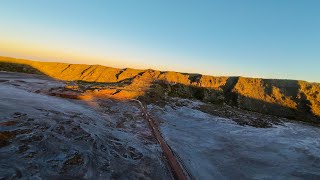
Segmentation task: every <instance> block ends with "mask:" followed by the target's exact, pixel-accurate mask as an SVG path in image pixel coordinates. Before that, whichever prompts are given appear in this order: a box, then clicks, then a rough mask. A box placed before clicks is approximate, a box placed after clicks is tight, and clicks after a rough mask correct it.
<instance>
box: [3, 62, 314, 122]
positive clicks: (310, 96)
mask: <svg viewBox="0 0 320 180" xmlns="http://www.w3.org/2000/svg"><path fill="white" fill-rule="evenodd" d="M0 70H1V71H15V72H26V73H35V74H45V75H47V76H49V77H52V78H54V79H58V80H63V81H68V82H69V85H70V86H69V88H71V89H73V90H78V91H82V92H83V93H85V94H87V95H88V94H90V95H94V96H108V97H113V98H119V99H129V98H139V99H141V100H143V101H144V102H146V103H148V102H162V101H165V100H166V97H168V96H173V97H182V98H190V99H198V100H201V101H204V102H211V103H214V104H228V105H232V106H236V107H239V108H241V109H246V110H250V111H255V112H260V113H264V114H271V115H276V116H280V117H287V118H291V119H300V120H303V121H308V122H316V123H318V122H320V84H319V83H309V82H306V81H298V80H277V79H259V78H246V77H214V76H207V75H200V74H186V73H179V72H171V71H157V70H152V69H148V70H137V69H131V68H125V69H117V68H112V67H106V66H101V65H82V64H81V65H80V64H67V63H55V62H37V61H30V60H22V59H14V58H8V57H0Z"/></svg>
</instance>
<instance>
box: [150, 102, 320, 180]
mask: <svg viewBox="0 0 320 180" xmlns="http://www.w3.org/2000/svg"><path fill="white" fill-rule="evenodd" d="M176 102H179V103H176ZM176 102H175V103H169V104H168V105H166V106H165V107H159V106H155V105H149V106H148V109H149V111H150V112H151V114H152V115H153V116H154V117H155V119H158V120H159V122H160V124H161V126H160V127H161V132H162V134H163V137H164V138H165V139H166V141H167V143H168V144H169V145H170V146H171V148H172V149H173V151H175V152H176V154H177V155H178V156H179V157H180V159H181V161H182V162H184V164H185V166H186V168H187V169H188V170H189V171H190V172H191V174H192V175H193V176H194V177H195V179H319V178H320V151H319V149H320V138H319V137H320V129H319V127H315V126H312V125H310V124H302V123H299V122H286V121H281V120H280V119H278V120H276V121H275V122H276V123H273V122H274V121H268V118H271V117H263V116H262V115H259V114H255V113H253V114H251V115H249V113H248V112H243V113H241V114H242V115H243V114H245V118H249V119H251V121H252V120H253V119H255V118H256V120H258V118H267V119H264V120H262V121H261V122H268V124H270V127H269V128H256V127H252V126H248V125H243V124H242V125H239V122H241V121H239V120H236V121H233V120H231V119H228V118H222V117H219V116H215V115H211V114H208V113H204V112H202V111H200V110H199V109H201V106H205V105H204V104H203V103H201V102H199V101H190V100H185V99H180V100H179V99H176ZM176 104H178V106H177V105H176ZM229 110H230V109H229ZM217 113H218V114H220V113H221V114H223V112H219V110H217ZM229 113H233V114H232V117H236V114H235V113H236V112H229ZM229 113H227V114H229ZM242 118H244V117H242ZM239 119H240V118H239ZM258 121H259V120H258ZM248 122H249V123H248V124H249V125H250V123H252V122H250V120H248ZM258 125H260V123H258ZM254 126H255V125H254Z"/></svg>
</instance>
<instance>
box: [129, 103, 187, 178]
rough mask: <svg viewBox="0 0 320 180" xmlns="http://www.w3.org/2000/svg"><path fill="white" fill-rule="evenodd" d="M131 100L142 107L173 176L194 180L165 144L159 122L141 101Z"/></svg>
mask: <svg viewBox="0 0 320 180" xmlns="http://www.w3.org/2000/svg"><path fill="white" fill-rule="evenodd" d="M131 100H132V101H135V102H138V104H139V105H140V107H141V110H142V113H143V116H144V117H145V119H146V120H147V121H148V124H149V127H150V129H151V131H152V133H153V135H154V136H155V138H156V139H157V141H158V142H159V144H160V146H161V148H162V150H163V153H164V155H165V156H166V158H167V161H168V164H169V166H170V169H171V171H172V174H173V175H174V178H175V179H178V180H186V179H192V176H191V174H190V173H189V172H188V171H187V169H185V168H184V166H183V164H182V162H179V161H178V160H177V158H178V157H176V156H175V155H174V153H173V152H172V150H171V148H170V146H169V145H168V144H167V143H166V142H165V140H164V138H163V137H162V136H161V133H160V131H159V126H158V124H157V122H156V121H155V120H154V119H152V117H151V116H150V114H149V113H148V111H147V109H146V108H145V107H144V106H143V104H142V103H141V101H139V100H136V99H131Z"/></svg>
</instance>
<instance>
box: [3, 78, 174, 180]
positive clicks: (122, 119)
mask: <svg viewBox="0 0 320 180" xmlns="http://www.w3.org/2000/svg"><path fill="white" fill-rule="evenodd" d="M0 81H1V84H0V167H1V168H0V179H15V178H23V179H37V178H42V179H61V178H69V179H70V178H71V179H169V178H170V177H171V175H170V172H169V171H168V170H167V168H166V165H165V161H164V159H163V157H162V151H161V148H160V147H159V146H158V144H157V143H156V141H155V139H154V138H153V137H152V136H151V133H150V131H149V129H148V127H147V125H146V123H145V121H144V119H143V117H142V116H141V113H140V110H139V108H138V106H137V105H136V104H135V103H132V102H116V101H113V100H98V101H95V104H93V103H90V102H86V101H80V100H72V99H64V98H59V97H54V96H48V95H46V93H49V90H50V89H52V88H54V89H55V88H59V87H63V86H64V83H63V82H59V81H55V80H52V79H50V78H47V77H44V76H37V75H28V74H18V73H17V74H16V73H3V72H1V73H0ZM49 94H50V93H49ZM94 105H95V106H94Z"/></svg>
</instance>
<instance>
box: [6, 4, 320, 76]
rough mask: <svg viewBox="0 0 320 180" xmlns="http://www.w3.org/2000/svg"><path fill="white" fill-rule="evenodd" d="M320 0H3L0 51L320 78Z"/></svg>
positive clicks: (166, 67)
mask: <svg viewBox="0 0 320 180" xmlns="http://www.w3.org/2000/svg"><path fill="white" fill-rule="evenodd" d="M319 8H320V1H319V0H264V1H263V0H241V1H239V0H208V1H205V0H199V1H191V0H113V1H112V0H110V1H109V0H90V1H88V0H68V1H66V0H54V1H51V0H1V2H0V56H10V57H17V58H27V59H33V60H41V61H55V62H57V61H58V62H67V63H81V64H83V63H84V64H101V65H106V66H112V67H119V68H124V67H132V68H139V69H146V68H152V69H158V70H173V71H179V72H189V73H201V74H207V75H216V76H247V77H261V78H277V79H279V78H282V79H283V78H284V79H299V80H307V81H312V82H320V10H319Z"/></svg>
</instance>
